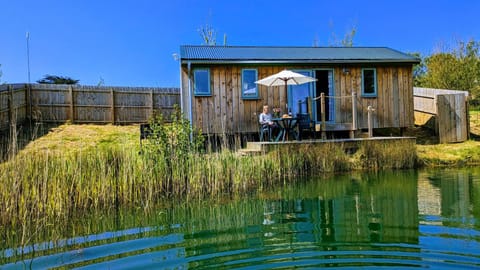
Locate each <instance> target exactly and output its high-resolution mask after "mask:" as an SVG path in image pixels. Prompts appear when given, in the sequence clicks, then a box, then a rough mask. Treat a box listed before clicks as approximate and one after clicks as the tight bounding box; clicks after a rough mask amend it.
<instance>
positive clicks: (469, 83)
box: [415, 40, 480, 104]
mask: <svg viewBox="0 0 480 270" xmlns="http://www.w3.org/2000/svg"><path fill="white" fill-rule="evenodd" d="M479 49H480V42H478V41H474V40H470V41H468V42H459V43H458V45H457V47H456V48H455V49H453V50H451V51H449V52H448V51H447V52H439V53H436V54H433V55H431V56H429V57H426V58H425V59H424V64H425V68H426V72H425V73H423V74H419V75H420V76H418V77H417V78H415V84H416V85H418V86H422V87H430V88H440V89H452V90H466V91H469V92H470V94H471V96H472V101H473V102H474V103H475V104H477V103H480V102H479V97H480V54H479Z"/></svg>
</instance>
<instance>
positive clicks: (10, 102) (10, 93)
mask: <svg viewBox="0 0 480 270" xmlns="http://www.w3.org/2000/svg"><path fill="white" fill-rule="evenodd" d="M7 101H8V124H9V126H10V127H11V126H12V123H13V89H12V86H11V85H8V99H7Z"/></svg>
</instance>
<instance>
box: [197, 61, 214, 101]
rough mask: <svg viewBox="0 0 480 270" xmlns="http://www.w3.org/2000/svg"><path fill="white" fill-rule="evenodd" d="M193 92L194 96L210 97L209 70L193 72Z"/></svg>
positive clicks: (203, 69)
mask: <svg viewBox="0 0 480 270" xmlns="http://www.w3.org/2000/svg"><path fill="white" fill-rule="evenodd" d="M193 92H194V94H195V95H196V96H210V95H212V92H211V91H210V69H208V68H202V69H200V68H199V69H194V70H193Z"/></svg>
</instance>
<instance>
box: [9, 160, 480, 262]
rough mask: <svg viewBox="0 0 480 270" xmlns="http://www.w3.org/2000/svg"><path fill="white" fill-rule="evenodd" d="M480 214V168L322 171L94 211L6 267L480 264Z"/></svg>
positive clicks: (11, 252)
mask: <svg viewBox="0 0 480 270" xmlns="http://www.w3.org/2000/svg"><path fill="white" fill-rule="evenodd" d="M119 217H120V218H119ZM479 221H480V173H479V170H478V169H470V170H460V171H459V170H455V171H453V170H452V171H421V172H417V171H402V172H379V173H373V174H348V175H340V176H335V177H329V178H325V177H317V178H312V179H308V181H299V182H298V183H296V184H295V185H291V186H289V187H285V188H281V189H280V188H279V189H275V190H271V191H270V192H264V193H262V194H259V195H258V196H257V195H256V196H252V197H251V198H248V199H241V200H233V201H227V202H222V203H212V202H208V201H200V202H193V203H186V204H178V203H176V204H173V205H172V206H171V207H166V208H162V209H157V211H155V213H153V214H152V213H150V215H144V214H143V213H141V212H131V213H129V214H126V213H121V214H116V215H111V216H105V217H103V216H102V218H100V219H99V218H98V215H96V216H92V218H91V219H88V220H85V219H84V220H81V221H77V223H76V224H74V225H71V226H72V228H73V229H72V230H70V231H75V232H77V233H76V234H75V235H64V236H63V237H64V238H63V239H67V240H62V241H61V242H59V241H56V242H55V243H62V244H61V245H58V244H57V245H55V243H53V242H52V241H51V240H52V239H51V238H50V239H48V238H47V239H44V242H43V244H42V243H41V242H39V244H37V245H36V246H35V250H36V252H35V253H33V252H32V250H33V248H32V247H30V248H28V247H27V249H25V251H26V253H27V254H26V258H27V259H22V258H21V257H20V256H16V255H14V254H15V253H16V251H17V253H18V249H15V248H12V247H13V246H14V244H10V245H9V246H6V247H4V249H3V250H4V252H3V253H2V254H3V257H2V256H1V255H0V257H2V260H3V263H4V265H3V266H1V267H0V268H1V269H17V268H22V267H23V266H25V265H27V268H28V265H31V266H32V267H33V268H49V267H62V266H66V267H68V268H75V267H78V268H91V269H105V268H112V269H122V268H123V269H126V268H132V269H135V268H156V269H159V268H160V269H162V268H163V269H171V268H178V269H185V268H224V269H228V268H256V269H262V268H268V269H272V268H291V267H315V268H317V267H351V268H356V267H360V266H362V267H377V266H387V267H390V266H395V267H396V268H399V267H433V268H458V267H467V268H468V267H471V268H475V267H480V231H479ZM86 224H88V225H87V226H85V225H86ZM131 228H134V229H131ZM46 235H51V234H48V233H47V234H46ZM82 236H83V238H82ZM39 247H42V248H39ZM31 258H33V260H32V259H31ZM17 260H19V262H17V263H15V261H17Z"/></svg>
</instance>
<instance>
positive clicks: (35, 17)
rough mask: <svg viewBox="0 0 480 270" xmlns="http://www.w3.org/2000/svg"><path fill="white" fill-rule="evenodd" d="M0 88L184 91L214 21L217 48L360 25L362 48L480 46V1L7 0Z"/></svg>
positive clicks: (307, 42) (0, 28)
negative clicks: (193, 56)
mask: <svg viewBox="0 0 480 270" xmlns="http://www.w3.org/2000/svg"><path fill="white" fill-rule="evenodd" d="M0 10H1V11H2V12H1V13H2V14H1V15H0V65H1V66H0V70H1V71H2V72H3V75H2V76H1V77H0V82H7V83H22V82H27V81H28V75H27V74H28V69H27V49H26V48H27V46H26V43H27V42H26V40H27V39H26V32H29V33H30V38H29V45H30V46H29V48H30V50H29V55H30V57H29V58H30V74H31V76H30V77H31V82H35V81H36V80H39V79H41V78H43V76H44V75H45V74H52V75H60V76H69V77H72V78H74V79H78V80H80V84H84V85H97V84H98V83H99V82H100V81H101V80H103V82H104V85H111V86H154V87H171V86H179V63H178V62H177V61H175V60H174V58H173V57H172V54H173V53H178V52H179V46H180V45H183V44H193V45H199V44H201V43H202V39H201V38H200V35H199V33H198V29H199V28H200V27H201V26H202V25H205V23H209V24H210V25H212V26H213V27H214V29H216V31H217V44H220V45H223V36H224V34H226V35H227V44H228V45H257V46H262V45H271V46H312V45H313V43H314V40H315V39H316V40H317V43H318V45H319V46H328V45H329V41H331V40H332V33H334V34H335V35H336V36H337V38H338V39H341V38H342V37H343V35H344V34H345V33H346V32H347V31H349V30H350V29H351V28H352V27H353V26H355V27H356V29H357V34H356V35H355V38H354V45H355V46H386V47H391V48H394V49H397V50H400V51H403V52H420V53H422V55H428V54H431V53H432V52H434V50H435V49H436V48H438V47H445V46H452V45H453V44H455V41H457V40H469V39H472V38H473V39H475V40H477V41H480V20H478V17H479V16H480V1H476V0H471V1H467V0H457V1H453V0H452V1H445V0H428V1H414V0H403V1H388V0H385V1H380V0H378V1H368V0H364V1H358V0H345V1H337V0H335V1H322V0H316V1H315V0H312V1H301V0H297V1H292V0H290V1H284V0H275V1H260V0H258V1H253V0H252V1H226V0H219V1H214V0H204V1H200V0H198V1H197V0H189V1H187V0H167V1H165V0H158V1H157V0H122V1H119V0H115V1H114V0H76V1H75V0H58V1H54V0H45V1H38V0H0Z"/></svg>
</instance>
